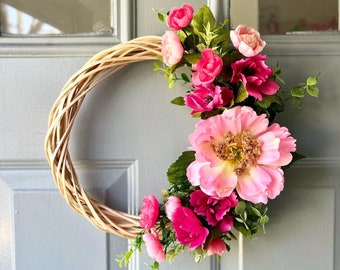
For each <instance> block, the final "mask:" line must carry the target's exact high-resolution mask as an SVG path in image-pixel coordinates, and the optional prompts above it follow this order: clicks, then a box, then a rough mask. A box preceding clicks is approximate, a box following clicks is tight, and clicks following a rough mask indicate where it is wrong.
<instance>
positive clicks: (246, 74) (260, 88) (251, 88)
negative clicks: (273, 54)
mask: <svg viewBox="0 0 340 270" xmlns="http://www.w3.org/2000/svg"><path fill="white" fill-rule="evenodd" d="M266 59H267V57H266V56H265V55H256V56H254V57H251V58H246V59H241V60H239V61H236V62H235V63H233V64H231V66H232V69H233V76H232V78H231V82H232V83H235V82H238V81H241V82H242V84H243V85H244V87H245V88H246V90H247V92H248V94H249V95H251V96H253V97H255V98H257V99H259V100H262V94H265V95H274V94H276V92H277V91H278V90H279V88H280V86H279V85H278V84H277V83H276V82H274V81H273V80H269V78H270V77H271V76H272V75H273V71H272V69H271V68H270V67H268V66H267V65H266V64H265V60H266Z"/></svg>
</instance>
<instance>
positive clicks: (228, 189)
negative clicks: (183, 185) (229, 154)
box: [200, 162, 237, 198]
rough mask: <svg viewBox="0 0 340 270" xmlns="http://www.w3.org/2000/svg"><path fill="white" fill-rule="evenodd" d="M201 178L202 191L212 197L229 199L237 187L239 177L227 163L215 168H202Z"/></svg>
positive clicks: (206, 166) (207, 166)
mask: <svg viewBox="0 0 340 270" xmlns="http://www.w3.org/2000/svg"><path fill="white" fill-rule="evenodd" d="M200 177H201V179H200V183H201V189H202V191H203V192H204V193H206V194H208V195H210V196H217V197H220V198H224V197H227V196H229V195H230V194H231V193H232V192H233V191H234V189H235V187H236V185H237V176H236V175H235V173H234V171H233V168H232V167H231V166H229V165H228V164H227V163H226V162H224V164H223V165H221V166H219V167H214V168H211V167H210V166H209V165H204V166H202V167H201V169H200Z"/></svg>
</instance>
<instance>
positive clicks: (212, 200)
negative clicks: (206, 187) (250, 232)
mask: <svg viewBox="0 0 340 270" xmlns="http://www.w3.org/2000/svg"><path fill="white" fill-rule="evenodd" d="M237 203H238V200H237V197H236V194H235V192H233V193H231V195H230V196H228V197H224V198H219V197H214V196H209V195H207V194H205V193H204V192H203V191H202V190H195V191H193V192H192V193H191V194H190V204H191V206H192V207H193V208H194V212H195V213H196V214H197V215H199V216H204V217H205V218H206V220H207V222H208V224H209V225H212V226H217V227H218V228H221V230H220V231H221V232H223V233H224V232H227V231H230V230H231V227H232V226H233V220H232V218H231V217H229V216H228V212H229V211H230V210H231V209H232V208H235V207H236V205H237ZM230 221H231V222H230Z"/></svg>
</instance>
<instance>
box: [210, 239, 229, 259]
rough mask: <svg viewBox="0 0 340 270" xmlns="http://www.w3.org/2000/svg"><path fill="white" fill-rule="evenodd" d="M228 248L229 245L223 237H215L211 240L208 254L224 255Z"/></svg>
mask: <svg viewBox="0 0 340 270" xmlns="http://www.w3.org/2000/svg"><path fill="white" fill-rule="evenodd" d="M226 250H227V247H226V245H225V243H224V241H223V240H222V239H221V238H215V239H213V240H212V241H211V242H210V245H209V248H208V251H207V255H208V256H210V255H214V254H217V255H219V256H222V254H223V253H224V252H225V251H226Z"/></svg>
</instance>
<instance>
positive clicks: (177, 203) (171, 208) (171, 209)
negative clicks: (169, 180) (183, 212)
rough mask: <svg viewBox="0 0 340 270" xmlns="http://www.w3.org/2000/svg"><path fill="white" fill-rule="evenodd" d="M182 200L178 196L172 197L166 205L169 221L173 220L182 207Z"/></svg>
mask: <svg viewBox="0 0 340 270" xmlns="http://www.w3.org/2000/svg"><path fill="white" fill-rule="evenodd" d="M181 206H182V203H181V200H180V199H179V198H178V197H176V196H170V197H169V198H168V201H167V202H166V203H165V213H166V216H167V217H168V219H170V220H171V221H172V220H173V215H174V213H175V211H176V209H177V208H178V207H181Z"/></svg>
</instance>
